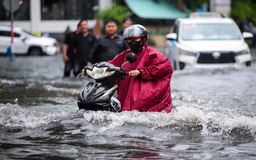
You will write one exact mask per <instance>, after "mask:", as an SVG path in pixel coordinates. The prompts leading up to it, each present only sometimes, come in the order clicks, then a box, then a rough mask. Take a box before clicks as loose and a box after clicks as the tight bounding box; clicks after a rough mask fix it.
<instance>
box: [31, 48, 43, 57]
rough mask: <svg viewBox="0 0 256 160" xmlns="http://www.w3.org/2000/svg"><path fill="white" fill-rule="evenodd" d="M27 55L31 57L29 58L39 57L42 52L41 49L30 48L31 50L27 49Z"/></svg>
mask: <svg viewBox="0 0 256 160" xmlns="http://www.w3.org/2000/svg"><path fill="white" fill-rule="evenodd" d="M28 54H29V55H31V56H40V55H42V54H43V51H42V49H41V48H39V47H31V48H30V49H29V52H28Z"/></svg>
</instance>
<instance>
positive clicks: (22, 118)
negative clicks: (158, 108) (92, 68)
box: [0, 55, 256, 159]
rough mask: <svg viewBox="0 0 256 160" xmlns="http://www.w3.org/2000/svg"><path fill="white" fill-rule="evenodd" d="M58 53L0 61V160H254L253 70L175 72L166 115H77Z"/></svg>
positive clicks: (72, 81)
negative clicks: (168, 112)
mask: <svg viewBox="0 0 256 160" xmlns="http://www.w3.org/2000/svg"><path fill="white" fill-rule="evenodd" d="M63 68H64V65H63V62H62V57H61V55H56V56H41V57H29V56H25V57H15V58H14V59H13V60H12V61H10V60H9V59H8V58H6V57H0V159H139V158H144V159H256V154H255V152H256V142H255V139H256V123H255V121H256V117H255V114H256V112H255V111H256V108H255V107H256V92H255V90H256V84H255V83H256V74H255V73H256V65H255V61H254V62H253V64H252V66H251V67H241V68H236V69H234V68H233V69H215V70H207V69H204V70H199V69H198V70H192V69H188V70H185V71H175V72H174V75H173V78H172V82H171V86H172V97H173V105H174V108H173V110H172V113H171V114H165V113H139V112H135V111H133V112H121V113H109V112H101V111H99V112H82V111H78V107H77V104H76V98H77V97H76V93H77V92H78V91H79V90H80V89H81V88H82V87H83V84H84V82H86V81H87V79H86V78H80V79H76V78H74V77H70V78H63Z"/></svg>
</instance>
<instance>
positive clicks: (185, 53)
mask: <svg viewBox="0 0 256 160" xmlns="http://www.w3.org/2000/svg"><path fill="white" fill-rule="evenodd" d="M179 53H180V54H181V55H187V56H194V57H195V56H196V55H197V54H198V53H197V52H192V51H187V50H183V49H180V51H179Z"/></svg>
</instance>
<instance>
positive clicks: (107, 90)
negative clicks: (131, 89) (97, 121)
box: [77, 53, 137, 112]
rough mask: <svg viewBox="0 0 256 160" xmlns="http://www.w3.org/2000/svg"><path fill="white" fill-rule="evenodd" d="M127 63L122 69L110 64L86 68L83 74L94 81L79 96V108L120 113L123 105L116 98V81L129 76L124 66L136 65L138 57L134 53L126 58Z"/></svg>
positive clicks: (104, 63) (99, 64)
mask: <svg viewBox="0 0 256 160" xmlns="http://www.w3.org/2000/svg"><path fill="white" fill-rule="evenodd" d="M126 60H127V61H126V62H125V63H124V64H122V66H121V67H116V66H114V65H113V64H110V63H108V62H100V63H96V64H94V65H92V66H85V67H84V69H83V71H82V72H83V74H84V75H85V76H87V77H89V78H90V79H92V81H90V82H89V83H87V84H86V85H85V86H84V87H83V88H82V90H81V91H80V92H79V94H78V100H77V104H78V108H79V110H80V109H84V110H92V111H111V112H120V111H121V104H120V102H119V100H118V99H117V98H116V97H115V96H114V93H115V91H116V90H117V88H118V86H117V85H116V84H115V80H122V79H124V78H125V76H126V75H127V72H126V71H125V69H124V68H123V66H124V65H125V64H127V63H134V62H135V61H136V60H137V57H136V55H135V54H134V53H129V54H128V55H127V56H126Z"/></svg>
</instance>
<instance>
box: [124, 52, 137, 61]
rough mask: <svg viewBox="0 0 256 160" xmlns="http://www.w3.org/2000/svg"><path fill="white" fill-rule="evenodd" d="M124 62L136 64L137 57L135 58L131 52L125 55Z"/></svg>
mask: <svg viewBox="0 0 256 160" xmlns="http://www.w3.org/2000/svg"><path fill="white" fill-rule="evenodd" d="M126 60H127V61H128V62H129V63H134V62H136V60H137V56H136V54H135V53H133V52H131V53H129V54H127V56H126Z"/></svg>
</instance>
